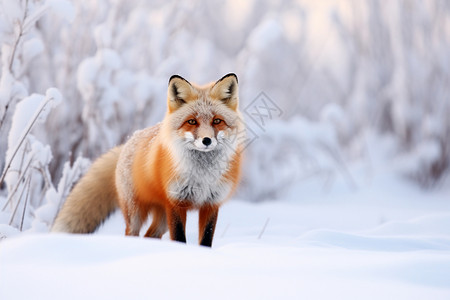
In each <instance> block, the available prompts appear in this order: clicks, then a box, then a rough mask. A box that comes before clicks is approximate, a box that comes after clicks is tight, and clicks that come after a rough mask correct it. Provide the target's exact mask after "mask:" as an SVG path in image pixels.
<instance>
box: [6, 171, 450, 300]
mask: <svg viewBox="0 0 450 300" xmlns="http://www.w3.org/2000/svg"><path fill="white" fill-rule="evenodd" d="M377 178H381V179H380V180H378V181H374V182H373V184H372V185H371V187H365V188H360V189H358V190H357V191H352V192H350V191H344V190H345V189H342V191H341V192H334V193H330V194H325V193H324V194H319V193H318V194H317V195H316V196H314V195H309V196H305V197H302V196H301V194H296V195H297V197H298V199H297V200H296V199H294V198H295V197H292V199H289V198H287V199H285V200H279V201H276V202H267V203H259V204H253V203H248V202H242V201H239V200H236V199H234V200H232V201H230V202H228V203H226V204H225V205H224V206H223V208H222V210H221V212H220V216H219V221H218V225H217V230H216V236H215V240H214V245H213V247H212V249H208V248H204V247H200V246H197V245H196V240H197V226H196V222H197V216H196V213H195V212H193V213H191V214H190V215H189V216H188V224H187V238H188V245H184V244H179V243H176V242H171V241H170V240H169V239H168V236H167V235H165V236H164V237H163V239H162V240H155V239H145V238H130V237H124V236H123V231H124V222H123V219H122V216H121V215H120V213H119V212H117V213H116V214H114V215H113V216H112V217H111V218H110V219H109V220H108V221H107V222H106V223H105V224H104V226H102V227H101V228H100V229H99V230H98V232H97V233H96V234H94V235H53V234H52V235H50V234H31V233H28V234H27V233H25V234H22V235H20V236H18V237H13V238H7V239H5V240H3V241H2V242H1V243H0V299H150V298H155V299H408V300H409V299H450V202H449V201H448V194H449V193H448V191H444V190H441V191H440V192H433V193H424V192H421V191H419V190H416V188H415V187H414V186H411V185H409V183H406V182H402V181H400V180H397V181H395V182H393V180H392V179H390V178H388V177H387V176H386V177H384V176H380V177H377Z"/></svg>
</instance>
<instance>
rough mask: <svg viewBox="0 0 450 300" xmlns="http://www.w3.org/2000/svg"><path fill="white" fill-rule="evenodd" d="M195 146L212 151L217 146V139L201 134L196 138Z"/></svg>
mask: <svg viewBox="0 0 450 300" xmlns="http://www.w3.org/2000/svg"><path fill="white" fill-rule="evenodd" d="M194 146H195V148H196V149H197V150H200V151H211V150H214V148H216V146H217V139H216V138H215V137H214V136H212V137H209V136H199V137H197V138H196V139H195V140H194Z"/></svg>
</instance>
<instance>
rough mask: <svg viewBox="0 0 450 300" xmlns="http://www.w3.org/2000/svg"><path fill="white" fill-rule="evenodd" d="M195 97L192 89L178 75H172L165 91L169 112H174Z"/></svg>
mask: <svg viewBox="0 0 450 300" xmlns="http://www.w3.org/2000/svg"><path fill="white" fill-rule="evenodd" d="M195 96H196V92H195V89H194V87H193V86H192V85H191V84H190V83H189V81H187V80H186V79H184V78H183V77H181V76H179V75H172V77H170V79H169V88H168V90H167V103H168V106H169V111H171V112H172V111H175V110H177V109H178V108H180V107H181V106H183V105H184V104H186V102H188V101H190V100H192V99H193V98H194V97H195Z"/></svg>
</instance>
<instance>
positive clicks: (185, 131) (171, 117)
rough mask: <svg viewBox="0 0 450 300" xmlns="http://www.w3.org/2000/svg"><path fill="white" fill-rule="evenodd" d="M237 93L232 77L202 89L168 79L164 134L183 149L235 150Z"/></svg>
mask: <svg viewBox="0 0 450 300" xmlns="http://www.w3.org/2000/svg"><path fill="white" fill-rule="evenodd" d="M238 93H239V88H238V79H237V76H236V75H235V74H227V75H225V76H223V77H222V78H221V79H219V80H218V81H216V82H213V83H210V84H208V85H205V86H197V85H195V84H191V83H190V82H188V81H187V80H186V79H184V78H182V77H181V76H178V75H174V76H172V77H171V78H170V80H169V88H168V92H167V114H166V119H165V121H164V125H165V126H164V127H165V129H166V133H168V134H169V135H170V136H171V138H172V139H173V140H174V141H175V142H177V143H175V144H177V145H181V146H182V147H183V148H184V149H187V150H196V151H201V152H209V151H213V150H218V149H223V148H224V147H225V146H228V148H230V147H231V148H232V149H234V150H236V148H237V146H238V140H239V139H238V136H237V135H238V134H239V133H242V132H243V128H242V127H243V124H242V118H241V115H240V112H239V110H238V104H239V103H238V102H239V95H238ZM167 131H168V132H167Z"/></svg>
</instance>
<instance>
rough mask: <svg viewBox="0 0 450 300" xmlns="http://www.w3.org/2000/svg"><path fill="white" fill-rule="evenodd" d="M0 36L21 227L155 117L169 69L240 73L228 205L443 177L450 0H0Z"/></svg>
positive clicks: (6, 125)
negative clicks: (239, 176) (239, 173)
mask: <svg viewBox="0 0 450 300" xmlns="http://www.w3.org/2000/svg"><path fill="white" fill-rule="evenodd" d="M0 44H1V50H0V55H1V80H0V138H1V140H0V141H1V143H0V157H1V159H0V170H2V173H3V176H2V186H1V190H0V209H2V211H1V215H0V218H1V219H0V221H2V222H3V223H9V224H11V225H13V226H15V227H17V228H20V229H26V228H30V227H32V226H33V224H34V225H35V226H37V227H39V226H40V227H39V228H41V229H42V230H44V229H45V228H47V227H48V226H49V224H51V222H52V220H53V218H54V215H55V214H56V212H57V211H58V209H59V207H60V205H61V203H62V202H63V201H64V199H65V197H66V196H67V193H68V192H69V191H70V189H71V187H72V185H73V183H74V182H76V181H77V180H78V178H79V176H80V175H81V174H82V173H83V172H85V170H86V168H87V167H88V165H89V160H91V159H94V158H95V157H97V156H98V155H100V154H101V153H102V152H104V151H106V150H108V149H109V148H111V147H113V146H115V145H118V144H120V143H122V142H124V141H125V140H126V138H127V137H128V136H129V135H130V134H131V133H132V132H133V131H134V130H136V129H139V128H143V127H146V126H150V125H153V124H155V123H157V122H159V121H161V120H162V118H163V117H164V113H165V110H166V89H167V82H168V79H169V77H170V76H171V75H173V74H179V75H181V76H183V77H184V78H186V79H188V80H189V81H192V82H196V83H199V84H203V83H207V82H210V81H215V80H217V79H219V78H221V77H222V76H223V75H224V74H226V73H229V72H233V73H236V74H237V75H238V77H239V84H240V101H241V104H240V105H241V109H242V110H243V111H244V116H245V118H246V123H247V128H248V130H249V132H251V134H250V137H251V140H250V142H249V143H248V144H249V145H248V147H247V149H246V152H245V156H246V164H245V167H244V176H243V182H242V185H241V187H240V190H239V191H238V195H237V197H238V198H240V199H243V200H247V201H253V202H256V201H273V200H283V199H289V200H292V201H301V200H302V199H305V198H307V197H308V195H309V193H316V194H317V193H318V194H322V193H323V194H326V193H333V192H335V191H336V190H338V189H340V190H342V189H344V190H346V191H349V192H352V191H357V190H359V189H364V188H365V187H367V186H370V185H371V184H372V183H373V181H374V180H376V177H377V176H381V177H383V178H387V180H389V179H390V178H396V179H398V180H401V181H405V182H407V184H408V185H410V186H412V188H413V189H420V190H423V191H431V190H437V189H445V188H448V186H449V181H448V176H447V175H448V171H449V159H450V99H449V95H450V54H449V53H450V52H449V50H450V2H449V1H446V0H428V1H419V0H391V1H381V0H346V1H344V0H342V1H340V0H335V1H332V0H323V1H311V0H309V1H308V0H298V1H274V0H262V1H255V0H250V1H239V0H231V1H218V0H211V1H137V0H102V1H73V2H70V1H66V0H64V1H63V0H60V1H57V0H53V1H41V0H20V1H8V0H3V1H0ZM53 87H54V88H56V89H49V88H53ZM270 108H272V110H271V109H270ZM271 112H274V113H273V114H272V113H271ZM36 224H37V225H36Z"/></svg>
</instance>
